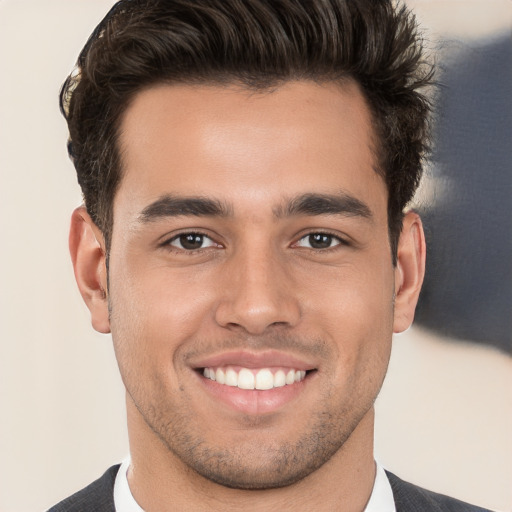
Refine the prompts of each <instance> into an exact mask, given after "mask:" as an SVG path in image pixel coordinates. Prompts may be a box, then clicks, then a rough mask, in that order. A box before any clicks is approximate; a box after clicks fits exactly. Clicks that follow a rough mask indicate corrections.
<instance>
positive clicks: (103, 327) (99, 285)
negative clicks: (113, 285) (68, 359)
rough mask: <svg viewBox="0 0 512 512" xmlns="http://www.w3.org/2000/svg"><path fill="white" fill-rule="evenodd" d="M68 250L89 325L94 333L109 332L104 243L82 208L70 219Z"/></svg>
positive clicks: (99, 232)
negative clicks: (90, 323)
mask: <svg viewBox="0 0 512 512" xmlns="http://www.w3.org/2000/svg"><path fill="white" fill-rule="evenodd" d="M69 251H70V253H71V260H72V262H73V269H74V271H75V279H76V282H77V284H78V288H79V289H80V293H81V295H82V298H83V299H84V301H85V303H86V305H87V307H88V308H89V311H90V312H91V321H92V325H93V327H94V329H96V330H97V331H98V332H101V333H105V334H106V333H109V332H110V322H109V313H108V298H107V269H106V253H105V242H104V239H103V235H102V234H101V231H100V230H99V229H98V227H97V226H96V225H95V224H94V222H93V221H92V219H91V217H90V216H89V214H88V213H87V210H86V209H85V207H83V206H81V207H79V208H77V209H76V210H75V211H74V212H73V215H72V216H71V227H70V231H69Z"/></svg>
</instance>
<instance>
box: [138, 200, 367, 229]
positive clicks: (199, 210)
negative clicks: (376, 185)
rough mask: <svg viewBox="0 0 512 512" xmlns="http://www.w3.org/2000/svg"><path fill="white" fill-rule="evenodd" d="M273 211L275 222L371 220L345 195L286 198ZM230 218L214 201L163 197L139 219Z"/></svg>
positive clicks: (225, 207)
mask: <svg viewBox="0 0 512 512" xmlns="http://www.w3.org/2000/svg"><path fill="white" fill-rule="evenodd" d="M272 211H273V214H274V216H275V217H276V218H278V219H279V218H283V217H292V216H296V215H313V216H319V215H345V216H349V217H361V218H365V219H370V220H371V219H372V218H373V215H372V212H371V210H370V208H369V207H368V206H367V205H366V204H365V203H364V202H362V201H361V200H359V199H357V198H355V197H353V196H351V195H349V194H346V193H340V194H315V193H308V194H302V195H300V196H297V197H294V198H292V199H289V200H288V201H286V202H285V204H284V205H283V206H278V207H275V208H273V210H272ZM232 215H233V208H232V206H231V205H229V204H228V203H225V202H222V201H219V200H217V199H213V198H208V197H201V196H197V197H195V196H192V197H181V196H180V197H178V196H173V195H165V196H163V197H160V198H159V199H157V200H156V201H154V202H153V203H151V204H149V205H148V206H146V207H145V208H144V209H143V210H142V212H141V213H140V216H139V218H140V220H141V221H142V222H144V223H147V222H152V221H155V220H158V219H160V218H164V217H179V216H195V217H230V216H232Z"/></svg>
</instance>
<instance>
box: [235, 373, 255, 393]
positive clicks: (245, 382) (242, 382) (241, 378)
mask: <svg viewBox="0 0 512 512" xmlns="http://www.w3.org/2000/svg"><path fill="white" fill-rule="evenodd" d="M238 387H239V388H240V389H254V375H253V374H252V372H251V371H250V370H247V369H246V368H244V369H243V370H240V371H239V372H238Z"/></svg>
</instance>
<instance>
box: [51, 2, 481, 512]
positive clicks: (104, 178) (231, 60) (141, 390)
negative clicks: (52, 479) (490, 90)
mask: <svg viewBox="0 0 512 512" xmlns="http://www.w3.org/2000/svg"><path fill="white" fill-rule="evenodd" d="M430 78H431V70H430V68H429V67H428V66H427V65H426V64H424V62H423V56H422V49H421V41H420V39H419V38H418V36H417V33H416V27H415V21H414V18H413V17H412V16H411V15H410V14H409V13H408V12H407V11H406V10H405V9H404V8H401V7H397V8H394V7H393V6H392V5H391V3H390V2H388V1H382V0H379V1H375V0H371V1H370V0H366V1H363V0H358V1H355V0H323V1H320V0H315V1H306V0H282V1H272V0H244V1H243V2H242V1H240V0H208V1H205V0H123V1H121V2H119V3H118V4H116V5H115V6H114V7H113V9H112V10H111V11H110V13H109V14H108V15H107V17H106V18H105V19H104V20H103V21H102V23H100V25H99V26H98V27H97V29H96V30H95V31H94V33H93V34H92V36H91V38H90V39H89V41H88V42H87V44H86V46H85V48H84V50H83V51H82V53H81V55H80V57H79V61H78V70H77V73H74V74H73V75H71V76H70V77H69V78H68V80H67V81H66V83H65V84H64V87H63V90H62V96H61V98H62V107H63V111H64V113H65V116H66V118H67V121H68V125H69V130H70V146H69V150H70V155H71V157H72V159H73V161H74V164H75V167H76V170H77V174H78V180H79V183H80V185H81V187H82V190H83V194H84V199H85V206H84V207H80V208H78V209H77V210H76V211H75V212H74V213H73V217H72V225H71V233H70V249H71V255H72V260H73V265H74V268H75V275H76V279H77V283H78V286H79V288H80V291H81V293H82V296H83V298H84V300H85V302H86V304H87V306H88V308H89V310H90V312H91V318H92V323H93V326H94V328H95V329H96V330H98V331H100V332H103V333H107V332H111V333H112V338H113V341H114V348H115V352H116V357H117V360H118V364H119V368H120V371H121V375H122V378H123V382H124V384H125V387H126V397H127V412H128V430H129V437H130V455H131V458H130V460H129V461H126V462H125V463H123V465H122V466H121V467H119V466H114V467H112V468H110V469H109V470H108V471H107V472H106V473H105V475H104V476H103V477H101V478H100V479H99V480H98V481H96V482H94V483H93V484H91V485H90V486H89V487H87V488H86V489H84V490H82V491H80V492H79V493H77V494H75V495H74V496H72V497H70V498H68V499H67V500H64V501H63V502H62V503H60V504H59V505H56V506H55V507H53V508H52V509H51V510H52V511H60V510H62V511H64V510H65V511H78V510H98V511H103V510H105V511H107V510H117V511H118V512H123V511H137V510H144V511H146V512H151V511H159V512H160V511H170V510H180V511H181V510H192V511H195V510H197V511H202V510H214V511H215V510H219V511H220V510H222V511H231V510H240V509H244V510H250V511H260V510H261V511H263V510H265V511H267V510H275V509H279V510H283V511H286V510H292V509H293V510H297V509H299V510H308V511H322V510H326V511H332V510H340V511H346V512H349V511H366V512H375V511H379V512H386V511H394V510H396V511H398V512H401V511H418V510H433V511H441V510H450V511H459V510H460V511H463V510H464V511H467V510H482V509H478V508H476V507H472V506H470V505H467V504H464V503H461V502H459V501H456V500H453V499H451V498H447V497H443V496H439V495H436V494H433V493H430V492H428V491H424V490H422V489H419V488H417V487H414V486H412V485H410V484H407V483H405V482H403V481H401V480H400V479H398V478H397V477H396V476H394V475H392V474H391V473H386V472H384V470H383V469H382V468H380V467H376V464H375V462H374V458H373V422H374V411H373V403H374V400H375V398H376V396H377V394H378V392H379V389H380V387H381V384H382V381H383V379H384V375H385V373H386V368H387V364H388V360H389V355H390V349H391V338H392V334H393V332H401V331H403V330H405V329H406V328H407V327H408V326H409V325H410V324H411V322H412V319H413V316H414V309H415V306H416V302H417V298H418V294H419V291H420V288H421V284H422V280H423V274H424V260H425V242H424V237H423V230H422V225H421V221H420V219H419V217H418V216H417V215H416V214H415V213H414V212H407V213H404V208H405V207H406V205H407V203H408V202H409V200H410V199H411V198H412V195H413V194H414V191H415V189H416V187H417V184H418V182H419V179H420V174H421V164H422V159H423V157H424V154H425V151H426V148H427V142H428V129H427V128H428V112H429V105H428V101H427V100H426V98H425V97H424V96H423V95H422V94H421V92H420V91H419V90H420V89H421V88H422V87H424V86H426V85H428V84H429V82H430Z"/></svg>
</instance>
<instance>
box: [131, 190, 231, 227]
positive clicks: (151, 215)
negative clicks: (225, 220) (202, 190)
mask: <svg viewBox="0 0 512 512" xmlns="http://www.w3.org/2000/svg"><path fill="white" fill-rule="evenodd" d="M190 215H191V216H196V217H228V216H230V215H232V209H231V207H230V206H229V205H227V204H226V203H223V202H221V201H218V200H216V199H210V198H207V197H176V196H172V195H165V196H163V197H161V198H159V199H157V200H156V201H155V202H153V203H151V204H149V205H148V206H146V207H145V208H144V209H143V210H142V212H141V213H140V220H141V221H142V222H151V221H154V220H158V219H160V218H163V217H179V216H190Z"/></svg>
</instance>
